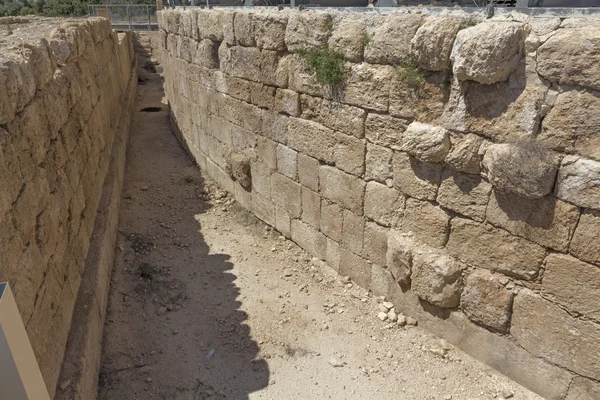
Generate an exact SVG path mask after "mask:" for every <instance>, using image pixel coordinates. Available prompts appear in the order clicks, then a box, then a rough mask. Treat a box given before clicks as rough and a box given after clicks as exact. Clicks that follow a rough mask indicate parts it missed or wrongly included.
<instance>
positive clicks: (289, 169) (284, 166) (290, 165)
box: [277, 144, 298, 180]
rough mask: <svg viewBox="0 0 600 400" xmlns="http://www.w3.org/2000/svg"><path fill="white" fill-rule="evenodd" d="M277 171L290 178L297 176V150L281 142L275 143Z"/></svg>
mask: <svg viewBox="0 0 600 400" xmlns="http://www.w3.org/2000/svg"><path fill="white" fill-rule="evenodd" d="M277 171H278V172H279V173H280V174H283V175H285V176H287V177H288V178H290V179H293V180H297V177H298V152H297V151H296V150H293V149H290V148H289V147H287V146H284V145H282V144H278V145H277Z"/></svg>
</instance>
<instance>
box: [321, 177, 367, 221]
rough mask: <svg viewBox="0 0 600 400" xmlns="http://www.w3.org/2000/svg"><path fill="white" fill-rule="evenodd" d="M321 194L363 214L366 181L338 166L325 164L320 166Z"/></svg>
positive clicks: (356, 212) (354, 211)
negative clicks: (341, 169) (343, 170)
mask: <svg viewBox="0 0 600 400" xmlns="http://www.w3.org/2000/svg"><path fill="white" fill-rule="evenodd" d="M319 182H320V185H321V194H322V195H323V197H325V198H326V199H328V200H331V201H333V202H335V203H338V204H340V205H341V206H343V207H344V208H347V209H349V210H350V211H352V212H353V213H355V214H358V215H362V213H363V199H364V195H365V182H364V181H363V180H362V179H360V178H357V177H355V176H352V175H349V174H347V173H345V172H342V171H340V170H339V169H337V168H334V167H330V166H326V165H323V166H321V167H320V168H319Z"/></svg>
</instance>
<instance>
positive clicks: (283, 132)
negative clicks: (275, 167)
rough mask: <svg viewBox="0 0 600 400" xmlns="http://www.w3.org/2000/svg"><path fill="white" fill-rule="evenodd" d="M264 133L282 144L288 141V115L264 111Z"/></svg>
mask: <svg viewBox="0 0 600 400" xmlns="http://www.w3.org/2000/svg"><path fill="white" fill-rule="evenodd" d="M260 133H261V134H262V135H264V136H266V137H268V138H270V139H272V140H274V141H276V142H279V143H282V144H287V141H288V117H286V116H284V115H281V114H277V113H274V112H268V111H265V112H263V119H262V129H261V132H260Z"/></svg>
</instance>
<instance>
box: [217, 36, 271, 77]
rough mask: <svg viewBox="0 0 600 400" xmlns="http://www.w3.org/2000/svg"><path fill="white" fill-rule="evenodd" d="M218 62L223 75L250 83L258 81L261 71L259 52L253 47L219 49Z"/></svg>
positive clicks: (223, 47)
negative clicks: (258, 72)
mask: <svg viewBox="0 0 600 400" xmlns="http://www.w3.org/2000/svg"><path fill="white" fill-rule="evenodd" d="M219 61H220V63H221V64H220V65H221V71H222V72H223V73H226V74H229V75H232V76H236V77H238V78H243V79H247V80H250V81H258V80H259V74H257V71H260V69H261V52H260V50H259V49H257V48H255V47H243V46H231V47H229V46H227V45H226V44H224V43H223V44H221V46H220V47H219Z"/></svg>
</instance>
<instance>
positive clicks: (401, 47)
mask: <svg viewBox="0 0 600 400" xmlns="http://www.w3.org/2000/svg"><path fill="white" fill-rule="evenodd" d="M422 23H423V16H421V15H417V14H401V13H397V14H396V13H394V14H388V15H387V17H386V19H385V21H384V22H383V23H382V24H381V25H379V26H378V27H377V28H375V30H374V32H373V37H372V39H371V40H370V41H369V43H368V44H367V46H366V47H365V61H367V62H369V63H373V64H389V65H397V64H402V63H403V62H406V61H407V60H408V58H409V56H410V43H411V40H412V39H413V37H414V36H415V34H416V33H417V30H418V29H419V26H421V24H422Z"/></svg>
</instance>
